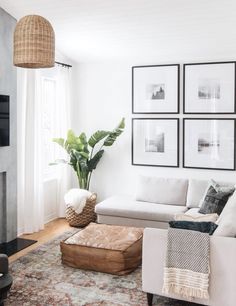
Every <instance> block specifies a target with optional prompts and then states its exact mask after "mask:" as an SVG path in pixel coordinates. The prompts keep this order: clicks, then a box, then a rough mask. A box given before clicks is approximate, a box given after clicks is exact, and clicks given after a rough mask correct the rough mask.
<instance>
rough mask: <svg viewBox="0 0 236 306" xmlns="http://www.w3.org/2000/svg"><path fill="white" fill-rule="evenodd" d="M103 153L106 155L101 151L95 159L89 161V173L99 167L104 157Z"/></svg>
mask: <svg viewBox="0 0 236 306" xmlns="http://www.w3.org/2000/svg"><path fill="white" fill-rule="evenodd" d="M103 153H104V150H100V151H98V152H97V153H96V154H95V155H94V157H93V158H91V159H90V160H89V161H88V169H89V172H91V171H93V170H95V169H96V167H97V164H98V163H99V161H100V159H101V158H102V156H103Z"/></svg>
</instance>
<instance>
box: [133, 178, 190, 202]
mask: <svg viewBox="0 0 236 306" xmlns="http://www.w3.org/2000/svg"><path fill="white" fill-rule="evenodd" d="M187 189H188V180H187V179H174V178H159V177H147V176H140V178H139V182H138V186H137V192H136V200H137V201H144V202H152V203H157V204H166V205H181V206H185V205H186V197H187Z"/></svg>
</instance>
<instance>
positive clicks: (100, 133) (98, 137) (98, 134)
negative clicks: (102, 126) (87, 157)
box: [88, 131, 110, 148]
mask: <svg viewBox="0 0 236 306" xmlns="http://www.w3.org/2000/svg"><path fill="white" fill-rule="evenodd" d="M109 134H110V132H109V131H97V132H96V133H94V134H93V135H92V136H91V137H90V138H89V141H88V144H89V145H90V147H92V148H94V147H95V145H96V144H97V143H98V142H99V141H101V140H102V139H103V138H105V137H106V136H107V135H109Z"/></svg>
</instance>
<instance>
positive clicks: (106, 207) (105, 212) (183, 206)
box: [95, 177, 209, 228]
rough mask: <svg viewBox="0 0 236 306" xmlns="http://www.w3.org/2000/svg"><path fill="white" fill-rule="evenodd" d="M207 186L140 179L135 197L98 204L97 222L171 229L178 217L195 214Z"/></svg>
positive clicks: (188, 182)
mask: <svg viewBox="0 0 236 306" xmlns="http://www.w3.org/2000/svg"><path fill="white" fill-rule="evenodd" d="M208 184H209V182H208V181H201V180H187V179H170V178H154V177H141V178H140V180H139V184H138V186H137V192H136V196H133V197H132V196H113V197H110V198H108V199H106V200H105V201H102V202H100V203H98V204H97V205H96V208H95V211H96V213H97V218H98V222H99V223H106V224H117V225H128V226H137V227H154V228H168V222H169V221H171V220H174V216H175V215H176V214H181V213H188V214H196V208H198V205H199V202H200V200H201V199H202V197H203V196H204V192H205V190H206V188H207V186H208ZM194 208H195V209H194Z"/></svg>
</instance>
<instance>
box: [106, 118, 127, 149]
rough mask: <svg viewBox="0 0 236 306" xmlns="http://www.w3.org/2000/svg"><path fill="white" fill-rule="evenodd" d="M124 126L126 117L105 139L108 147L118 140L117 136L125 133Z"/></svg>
mask: <svg viewBox="0 0 236 306" xmlns="http://www.w3.org/2000/svg"><path fill="white" fill-rule="evenodd" d="M124 128H125V119H124V118H122V120H121V122H120V123H119V125H118V127H117V128H116V129H114V130H113V131H112V132H110V134H109V135H108V137H107V138H106V139H105V141H104V143H103V145H104V146H106V147H110V146H112V145H113V143H114V142H115V141H116V138H117V137H118V136H120V135H121V134H122V133H123V131H124Z"/></svg>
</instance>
